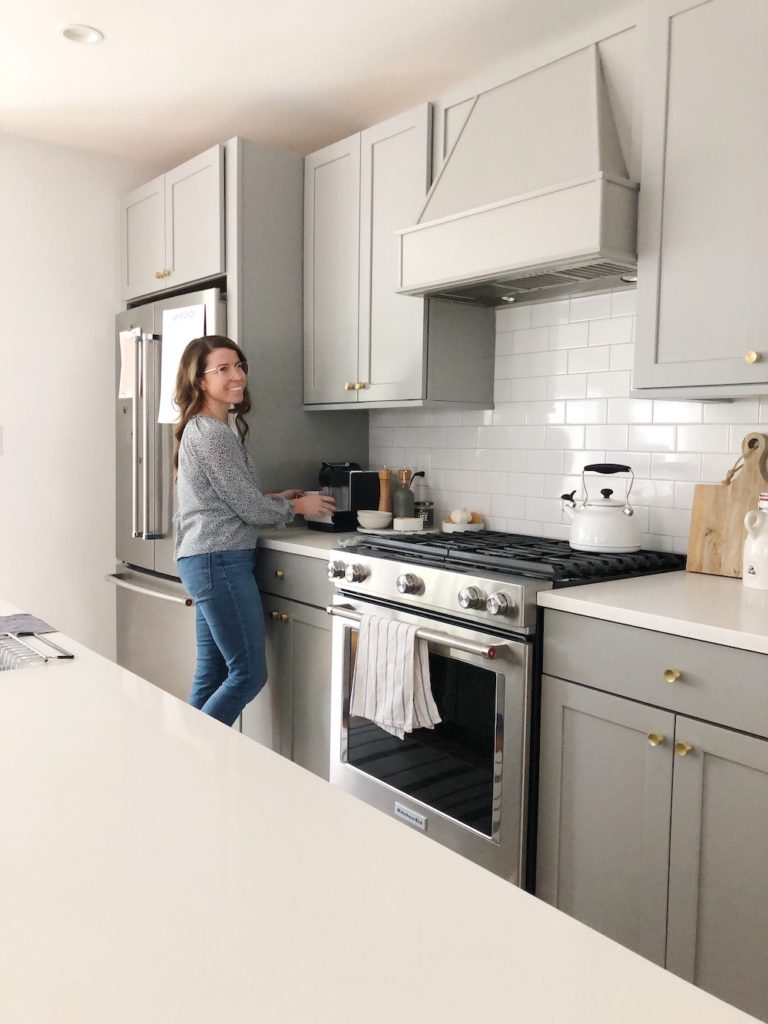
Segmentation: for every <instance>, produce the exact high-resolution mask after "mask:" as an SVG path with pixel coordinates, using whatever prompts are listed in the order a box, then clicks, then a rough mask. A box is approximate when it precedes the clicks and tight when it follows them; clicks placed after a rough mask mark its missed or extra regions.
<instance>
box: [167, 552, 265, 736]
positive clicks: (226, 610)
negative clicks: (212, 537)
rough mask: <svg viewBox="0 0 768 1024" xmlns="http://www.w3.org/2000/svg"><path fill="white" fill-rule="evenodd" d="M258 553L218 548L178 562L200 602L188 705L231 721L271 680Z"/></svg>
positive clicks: (183, 578)
mask: <svg viewBox="0 0 768 1024" xmlns="http://www.w3.org/2000/svg"><path fill="white" fill-rule="evenodd" d="M255 558H256V552H255V551H254V550H253V549H252V548H251V549H248V550H247V551H213V552H211V554H207V555H188V556H187V557H186V558H180V559H179V560H178V563H177V565H178V569H179V576H180V577H181V582H182V583H183V584H184V587H185V589H186V591H187V593H188V594H189V596H190V597H192V598H193V599H194V602H195V614H196V621H195V627H196V632H197V665H196V667H195V677H194V680H193V682H192V691H191V693H190V695H189V703H190V704H191V705H192V706H193V707H195V708H200V710H201V711H204V712H205V713H206V714H207V715H211V716H212V717H213V718H217V719H218V720H219V721H220V722H224V724H225V725H232V724H233V723H234V722H235V721H236V720H237V716H238V715H239V714H240V712H241V711H242V710H243V708H244V707H245V705H246V704H248V703H249V702H250V701H252V700H253V698H254V697H255V696H256V694H257V693H258V692H259V690H261V689H262V687H263V686H264V684H265V683H266V681H267V662H266V657H265V654H264V613H263V611H262V608H261V595H260V594H259V588H258V587H257V586H256V578H255V576H254V572H253V571H254V563H255Z"/></svg>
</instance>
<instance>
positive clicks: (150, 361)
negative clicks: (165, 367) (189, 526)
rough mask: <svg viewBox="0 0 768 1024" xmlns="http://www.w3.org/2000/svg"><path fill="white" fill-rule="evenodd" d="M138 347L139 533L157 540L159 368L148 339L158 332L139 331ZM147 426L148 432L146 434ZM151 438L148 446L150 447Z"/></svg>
mask: <svg viewBox="0 0 768 1024" xmlns="http://www.w3.org/2000/svg"><path fill="white" fill-rule="evenodd" d="M141 340H142V347H143V352H144V366H143V374H144V376H143V388H144V401H143V404H142V418H143V433H144V437H143V439H142V443H143V452H144V456H143V467H142V479H143V482H144V495H143V497H144V524H143V525H144V529H143V532H142V534H141V536H142V537H143V538H144V540H159V539H160V538H161V537H163V536H164V534H163V533H162V531H161V530H160V527H159V526H158V519H159V513H158V508H157V506H158V501H159V493H158V491H159V486H158V465H157V460H158V457H159V452H160V441H159V438H158V434H159V426H158V423H157V405H158V395H159V386H160V385H159V369H158V367H157V365H156V364H157V358H156V353H157V347H156V346H155V347H153V348H151V349H150V345H151V344H152V342H159V341H160V340H161V336H160V335H159V334H148V333H145V334H142V336H141ZM150 373H151V374H152V386H151V387H150V386H149V375H150ZM150 397H151V399H152V403H151V404H152V410H151V411H152V422H151V423H150V408H149V405H150V403H149V402H148V398H150ZM150 429H151V430H152V434H151V435H150ZM150 439H151V449H150ZM150 497H151V499H152V500H151V505H152V515H151V516H150Z"/></svg>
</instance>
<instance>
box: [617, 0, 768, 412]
mask: <svg viewBox="0 0 768 1024" xmlns="http://www.w3.org/2000/svg"><path fill="white" fill-rule="evenodd" d="M648 19H649V20H648V27H647V29H648V31H647V52H646V55H645V63H644V68H645V83H644V85H645V96H644V129H643V144H642V173H641V181H642V190H641V193H640V208H639V218H640V223H639V236H640V237H639V247H638V256H639V261H638V307H637V337H636V344H635V374H634V387H635V388H637V389H643V388H647V389H670V390H669V391H667V392H666V396H668V397H676V396H681V397H689V398H696V397H713V398H716V397H721V398H726V397H738V396H740V395H748V394H763V393H768V331H767V330H766V326H765V325H766V322H767V321H768V291H766V288H765V280H766V276H767V275H768V246H766V244H765V227H766V225H768V190H766V188H765V168H766V166H768V65H767V64H766V59H765V51H766V40H767V39H768V4H766V3H765V0H707V2H704V3H701V2H699V3H695V2H693V3H692V2H691V0H652V2H651V3H650V5H649V12H648ZM661 393H662V392H661V391H660V394H661Z"/></svg>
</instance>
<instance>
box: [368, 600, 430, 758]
mask: <svg viewBox="0 0 768 1024" xmlns="http://www.w3.org/2000/svg"><path fill="white" fill-rule="evenodd" d="M416 633H417V627H416V626H412V625H410V624H409V623H407V622H398V621H397V620H396V619H385V618H382V616H380V615H372V614H365V615H363V617H362V620H361V622H360V631H359V634H358V638H357V656H356V658H355V672H354V676H353V677H352V695H351V697H350V702H349V712H350V714H351V715H357V716H358V717H360V718H367V719H369V721H371V722H375V723H376V725H378V726H379V727H380V728H381V729H384V730H385V731H386V732H388V733H391V734H392V735H393V736H397V737H398V738H399V739H403V737H404V736H405V734H406V733H407V732H412V731H413V730H414V729H433V728H434V727H435V726H436V725H437V724H438V723H439V722H440V721H441V718H440V713H439V712H438V710H437V704H435V699H434V697H433V696H432V688H431V686H430V682H429V652H428V648H427V642H426V640H419V639H417V637H416Z"/></svg>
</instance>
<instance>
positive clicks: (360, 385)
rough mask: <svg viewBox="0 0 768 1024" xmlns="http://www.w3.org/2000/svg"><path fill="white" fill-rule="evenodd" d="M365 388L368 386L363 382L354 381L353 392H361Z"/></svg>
mask: <svg viewBox="0 0 768 1024" xmlns="http://www.w3.org/2000/svg"><path fill="white" fill-rule="evenodd" d="M367 387H368V385H367V384H366V382H365V381H364V380H356V381H355V391H363V390H364V389H365V388H367Z"/></svg>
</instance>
